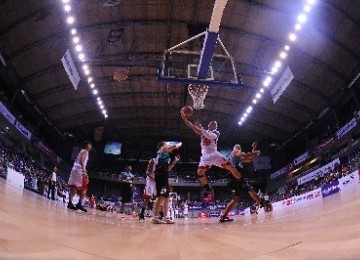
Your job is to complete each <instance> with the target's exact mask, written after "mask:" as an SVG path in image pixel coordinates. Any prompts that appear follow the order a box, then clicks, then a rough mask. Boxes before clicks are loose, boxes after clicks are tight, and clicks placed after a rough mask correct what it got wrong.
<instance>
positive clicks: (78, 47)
mask: <svg viewBox="0 0 360 260" xmlns="http://www.w3.org/2000/svg"><path fill="white" fill-rule="evenodd" d="M75 50H76V51H77V52H80V51H82V46H81V45H80V44H78V45H76V46H75Z"/></svg>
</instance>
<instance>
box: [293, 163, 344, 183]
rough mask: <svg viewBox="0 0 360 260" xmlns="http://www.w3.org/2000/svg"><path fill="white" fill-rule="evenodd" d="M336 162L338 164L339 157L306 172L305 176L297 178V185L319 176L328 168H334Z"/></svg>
mask: <svg viewBox="0 0 360 260" xmlns="http://www.w3.org/2000/svg"><path fill="white" fill-rule="evenodd" d="M336 164H340V160H339V158H336V159H335V160H333V161H332V162H330V163H328V164H326V165H324V166H323V167H321V168H319V169H317V170H315V171H313V172H310V173H309V174H306V175H305V176H303V177H301V178H299V179H297V182H298V185H301V184H304V183H307V182H309V181H311V180H313V179H315V177H317V176H321V175H322V174H325V173H327V172H328V171H329V169H334V167H335V165H336Z"/></svg>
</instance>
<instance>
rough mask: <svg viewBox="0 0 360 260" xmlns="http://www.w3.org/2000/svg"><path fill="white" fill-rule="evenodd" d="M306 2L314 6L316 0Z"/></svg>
mask: <svg viewBox="0 0 360 260" xmlns="http://www.w3.org/2000/svg"><path fill="white" fill-rule="evenodd" d="M306 2H308V3H309V4H311V5H313V4H315V2H316V0H306Z"/></svg>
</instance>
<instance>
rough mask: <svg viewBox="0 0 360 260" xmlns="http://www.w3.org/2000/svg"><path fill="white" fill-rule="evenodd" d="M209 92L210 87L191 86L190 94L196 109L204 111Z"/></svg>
mask: <svg viewBox="0 0 360 260" xmlns="http://www.w3.org/2000/svg"><path fill="white" fill-rule="evenodd" d="M208 91H209V87H208V86H204V85H192V84H189V86H188V92H189V94H190V96H191V97H192V100H193V108H194V109H203V108H204V107H205V105H204V100H205V97H206V94H207V93H208Z"/></svg>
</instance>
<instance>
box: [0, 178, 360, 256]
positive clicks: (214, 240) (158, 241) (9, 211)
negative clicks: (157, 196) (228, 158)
mask: <svg viewBox="0 0 360 260" xmlns="http://www.w3.org/2000/svg"><path fill="white" fill-rule="evenodd" d="M0 194H1V195H0V221H1V222H0V230H1V232H0V258H1V259H14V258H17V259H75V258H76V259H160V258H162V259H279V258H280V259H294V258H297V259H299V258H300V259H334V258H336V259H356V258H358V257H359V256H360V247H359V244H360V223H359V217H360V201H359V200H358V199H356V200H353V198H359V196H360V187H359V186H356V187H354V188H351V189H349V190H347V191H345V192H342V193H338V194H336V195H333V196H330V197H328V198H326V199H324V200H323V199H319V200H316V201H312V202H310V203H309V204H307V205H306V206H302V207H295V206H294V207H287V208H286V209H285V210H284V209H282V210H278V211H277V210H276V209H275V210H274V211H273V212H270V213H266V214H264V213H263V212H260V213H259V215H249V216H237V217H235V221H234V222H229V223H219V222H218V219H217V218H210V219H209V218H208V219H190V218H189V219H187V220H184V219H180V220H178V221H177V223H176V224H174V225H166V224H163V225H155V224H151V223H150V220H149V219H148V220H146V221H145V222H139V221H138V220H137V219H135V218H132V217H130V216H128V217H126V218H125V219H121V218H120V217H119V215H118V214H115V213H103V212H100V211H96V210H93V211H90V212H88V213H82V212H74V211H70V210H68V209H67V208H66V206H65V203H62V202H57V201H56V202H53V201H49V200H48V199H46V198H45V197H42V196H39V195H38V194H35V193H33V192H30V191H27V190H24V191H21V190H17V189H15V188H13V187H11V186H9V185H6V184H5V181H4V180H2V179H0Z"/></svg>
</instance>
